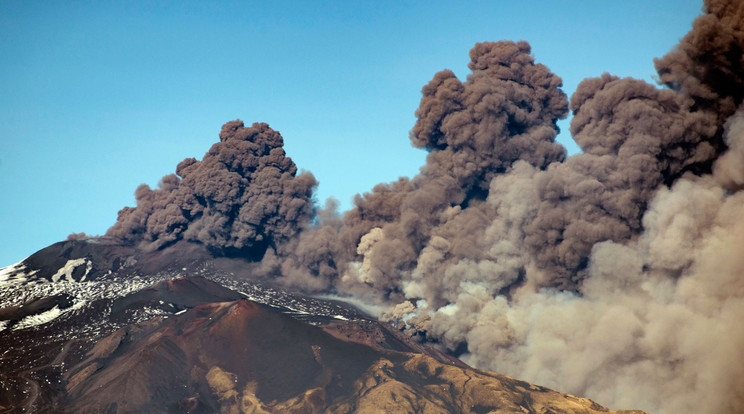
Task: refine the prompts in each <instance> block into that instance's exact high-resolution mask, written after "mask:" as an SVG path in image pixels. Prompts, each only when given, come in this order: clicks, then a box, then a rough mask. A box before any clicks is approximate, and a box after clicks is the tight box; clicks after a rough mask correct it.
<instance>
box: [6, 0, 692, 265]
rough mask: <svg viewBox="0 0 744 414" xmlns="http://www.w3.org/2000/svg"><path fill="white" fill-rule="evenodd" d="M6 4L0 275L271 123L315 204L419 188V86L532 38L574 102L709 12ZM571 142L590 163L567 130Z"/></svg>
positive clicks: (679, 5) (642, 74) (676, 8)
mask: <svg viewBox="0 0 744 414" xmlns="http://www.w3.org/2000/svg"><path fill="white" fill-rule="evenodd" d="M212 3H213V2H191V1H173V2H167V1H148V2H145V1H142V2H108V1H91V2H87V1H16V0H4V1H2V2H0V56H1V57H0V97H1V98H0V198H1V199H2V200H1V201H0V231H1V232H2V235H3V237H2V238H1V239H0V266H5V265H9V264H12V263H15V262H17V261H19V260H21V259H23V258H24V257H26V256H28V255H30V254H31V253H33V252H35V251H36V250H38V249H41V248H43V247H45V246H47V245H49V244H51V243H53V242H56V241H59V240H63V239H65V238H66V237H67V235H68V234H70V233H73V232H81V231H84V232H86V233H88V234H103V233H104V232H105V231H106V229H107V228H108V227H109V226H110V225H111V224H113V223H114V221H115V220H116V213H117V211H118V210H119V209H120V208H121V207H123V206H125V205H134V196H133V194H134V190H135V188H136V187H137V185H139V184H140V183H148V184H150V185H151V186H155V185H156V184H157V182H158V180H159V179H160V177H162V176H163V175H165V174H168V173H172V172H174V171H175V166H176V164H177V163H178V162H179V161H181V160H182V159H184V158H186V157H196V158H201V156H202V155H203V154H204V153H205V152H206V151H207V150H208V149H209V147H210V146H211V145H212V144H213V143H214V142H216V141H217V139H218V138H217V134H218V133H219V130H220V127H221V125H222V124H223V123H224V122H226V121H229V120H232V119H236V118H240V119H242V120H243V121H245V122H246V124H250V123H252V122H257V121H260V122H267V123H269V125H271V127H272V128H274V129H277V130H279V131H280V132H281V133H282V135H283V136H284V139H285V149H286V151H287V153H288V154H289V155H290V156H291V157H292V158H293V159H294V160H295V162H296V163H297V165H298V166H299V167H300V168H301V169H305V170H310V171H312V172H313V174H315V176H316V178H317V179H318V180H319V181H320V186H319V188H318V192H317V198H318V201H319V203H321V204H322V203H323V201H324V200H325V199H326V198H327V197H329V196H333V197H335V198H337V199H338V200H339V201H340V202H341V206H342V208H343V209H347V208H349V207H350V206H351V199H352V197H353V196H354V194H356V193H359V192H364V191H368V190H370V189H371V188H372V186H373V185H374V184H376V183H379V182H389V181H392V180H395V179H397V178H398V177H399V176H411V175H413V174H415V173H416V172H417V171H418V168H419V167H420V166H421V165H422V164H423V162H424V158H425V155H426V154H425V153H424V152H423V151H421V150H417V149H414V148H412V147H411V145H410V144H409V140H408V131H409V130H410V129H411V127H412V126H413V124H414V122H415V117H414V111H415V110H416V107H417V106H418V101H419V99H420V90H421V87H422V86H423V85H424V84H425V83H426V82H428V81H429V80H430V79H431V78H432V76H433V75H434V73H436V72H437V71H439V70H442V69H445V68H448V69H452V70H453V71H454V72H455V73H456V74H457V75H458V77H460V78H461V79H463V80H464V79H465V76H466V75H467V73H468V70H467V63H468V51H469V50H470V48H471V47H472V46H473V45H474V44H475V43H476V42H479V41H486V40H501V39H511V40H520V39H523V40H527V41H529V42H530V44H531V45H532V50H533V54H534V55H535V58H536V60H537V61H539V62H541V63H543V64H545V65H547V66H548V67H550V68H551V70H552V71H553V72H555V73H556V74H558V75H559V76H561V77H562V78H563V81H564V90H565V91H566V93H567V94H569V95H570V94H571V93H572V92H573V90H574V89H575V88H576V85H577V84H578V83H579V82H580V81H581V80H582V79H583V78H586V77H590V76H598V75H600V74H602V73H603V72H610V73H613V74H616V75H619V76H632V77H636V78H641V79H645V80H648V81H652V75H653V73H654V70H653V62H652V59H653V58H654V57H656V56H661V55H663V54H664V53H665V52H666V51H668V50H669V49H670V48H671V47H672V46H673V45H674V44H676V43H677V41H678V40H679V38H681V37H682V36H683V35H684V34H685V33H686V32H687V31H688V30H689V28H690V24H691V22H692V20H693V19H694V17H695V16H697V15H698V14H699V13H700V7H701V3H700V2H699V1H692V0H663V1H662V0H660V1H655V2H647V1H635V0H634V1H625V2H607V1H588V2H587V1H583V2H580V1H573V0H566V1H524V2H515V1H469V2H452V1H450V2H445V1H427V2H423V1H416V2H414V1H377V2H371V1H368V2H361V1H320V2H310V1H272V2H251V1H242V2H238V1H235V2H232V1H225V2H214V3H218V4H217V5H215V4H212ZM561 126H562V129H563V132H562V134H561V136H560V138H559V139H560V141H561V142H562V143H564V145H566V147H567V148H569V151H570V152H575V151H576V150H577V148H576V146H575V145H574V144H573V141H572V140H571V138H570V136H569V134H568V121H564V122H563V123H562V124H561Z"/></svg>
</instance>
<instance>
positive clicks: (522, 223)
mask: <svg viewBox="0 0 744 414" xmlns="http://www.w3.org/2000/svg"><path fill="white" fill-rule="evenodd" d="M704 12H705V13H704V15H702V16H701V17H699V18H698V19H696V20H695V22H694V23H693V28H692V30H691V31H690V32H689V33H688V34H687V35H686V36H685V37H684V38H683V39H682V40H681V42H680V44H679V45H678V46H677V47H675V48H674V49H673V50H672V51H670V52H669V53H668V54H667V55H666V56H664V57H661V58H659V59H657V60H656V61H655V62H653V63H654V64H655V66H656V70H657V72H658V75H659V83H660V84H659V85H652V84H649V83H646V82H644V81H641V80H637V79H631V78H618V77H616V76H613V75H611V74H607V73H605V74H598V75H599V76H598V77H596V78H590V79H586V80H584V81H583V82H582V83H581V84H580V85H579V87H578V89H577V90H576V92H575V93H574V94H573V96H572V97H571V99H570V101H569V99H568V97H567V96H566V95H565V94H564V93H563V92H562V90H561V79H560V77H559V76H558V75H556V74H553V73H552V72H551V71H550V69H549V68H548V67H547V66H545V65H544V64H541V63H538V62H537V61H536V57H534V56H533V55H532V54H531V50H530V46H529V44H528V43H527V42H525V41H519V42H509V41H501V42H495V43H491V42H486V43H479V44H476V45H475V47H474V48H473V49H472V50H471V51H470V63H469V68H470V70H471V74H470V75H468V77H467V79H465V80H464V81H463V80H460V79H458V78H457V77H456V76H455V75H454V73H453V72H452V71H449V70H444V71H442V72H439V73H437V74H435V75H434V77H433V79H432V80H431V82H429V83H428V84H427V85H425V86H424V87H423V89H422V95H423V96H422V99H421V103H420V106H419V108H418V109H417V110H416V116H417V122H416V124H415V125H414V126H413V129H412V131H411V135H410V139H411V141H412V143H413V145H414V146H416V147H419V148H422V149H424V150H426V151H428V156H427V160H426V165H424V166H423V167H422V168H421V170H420V173H419V174H418V175H416V176H414V177H412V178H401V179H399V180H398V181H396V182H392V183H387V184H379V185H378V186H376V187H375V188H374V189H372V191H371V192H368V193H364V194H362V195H359V196H357V197H356V199H355V201H354V205H355V207H354V208H353V209H351V210H350V211H347V212H345V213H343V214H339V213H337V212H336V205H335V204H334V202H333V201H332V200H331V201H329V202H328V203H327V204H326V206H325V207H323V208H319V207H317V206H313V204H312V191H313V187H314V186H315V185H316V182H315V179H314V178H313V177H312V175H311V174H309V173H302V174H298V173H297V168H296V167H295V165H294V163H293V162H292V161H291V160H290V159H289V158H287V157H286V156H285V154H284V151H283V150H282V139H281V136H279V134H278V133H277V132H276V131H273V130H271V129H270V128H269V127H268V126H267V125H265V124H254V125H253V126H252V127H250V128H245V127H244V126H243V124H242V123H241V122H239V121H233V122H229V123H227V124H225V126H224V127H223V129H222V132H221V134H220V141H221V142H220V143H217V144H215V145H214V146H213V147H212V149H211V150H210V151H209V152H208V153H207V154H206V155H205V156H204V158H203V159H202V161H196V160H194V159H187V160H185V161H184V162H182V163H181V164H179V166H178V168H177V170H176V175H169V176H166V177H164V178H163V180H162V182H161V184H160V188H159V189H155V190H152V189H150V188H148V187H146V186H143V187H140V188H139V189H138V190H137V193H136V194H137V207H134V208H128V207H127V208H124V209H123V210H122V211H121V212H120V214H119V220H118V221H117V223H116V224H115V225H114V226H113V227H112V228H111V229H110V230H109V232H108V235H110V236H116V237H119V238H122V239H125V240H128V241H131V242H136V243H141V244H142V246H143V247H146V248H150V249H156V248H167V247H168V246H169V245H171V244H173V243H174V242H175V241H178V240H187V241H192V242H197V243H201V244H204V245H205V246H207V247H209V248H210V250H212V251H213V252H215V253H216V254H218V255H228V256H244V257H247V258H249V259H251V261H250V262H249V263H248V264H247V265H246V266H247V267H249V268H251V270H252V271H253V273H254V274H255V275H258V276H262V277H267V278H273V279H275V280H276V281H278V282H280V283H281V284H283V285H285V286H288V287H293V288H296V289H302V290H307V291H328V292H333V293H336V294H339V295H347V296H354V297H355V298H357V299H361V300H363V301H366V302H368V303H370V304H375V305H383V306H385V307H386V308H388V309H389V310H388V311H387V312H384V313H383V315H382V316H383V318H386V319H389V320H394V321H398V322H400V323H405V326H406V327H407V328H406V329H407V330H408V331H409V332H410V333H411V334H412V335H416V336H418V337H419V338H421V339H422V340H426V341H430V342H437V343H440V344H441V345H442V346H444V347H446V348H448V349H449V350H451V351H452V352H456V353H458V354H460V357H461V358H462V359H463V360H465V361H466V362H468V363H470V364H472V365H473V366H475V367H478V368H482V369H487V370H492V371H496V372H499V373H503V374H506V375H510V376H513V377H517V378H520V379H523V380H527V381H530V382H533V383H537V384H540V385H544V386H548V387H551V388H554V389H557V390H560V391H563V392H569V393H572V394H577V395H581V396H586V397H589V398H592V399H595V400H596V401H598V402H600V403H601V404H603V405H607V406H610V407H632V408H639V409H644V410H647V411H649V412H653V413H680V412H687V413H735V412H741V411H740V410H741V407H744V375H742V373H744V328H742V320H743V319H744V276H743V275H744V254H742V251H744V192H742V191H741V189H742V188H744V109H741V104H742V98H744V52H743V50H744V2H741V1H733V2H731V1H720V0H710V1H706V3H705V6H704ZM576 64H577V65H580V64H581V62H577V63H576ZM651 64H652V62H649V65H651ZM608 69H611V68H608ZM569 110H570V111H571V112H572V113H573V119H572V121H571V134H572V135H573V137H574V139H575V141H576V142H577V143H578V145H579V146H580V147H581V149H582V151H583V153H581V154H577V155H574V156H570V157H566V151H565V150H564V149H563V148H562V147H561V146H560V145H559V144H557V143H556V142H555V141H554V140H555V137H556V134H557V132H558V128H557V126H556V122H557V120H559V119H562V118H565V117H566V116H567V115H568V111H569ZM402 321H405V322H402Z"/></svg>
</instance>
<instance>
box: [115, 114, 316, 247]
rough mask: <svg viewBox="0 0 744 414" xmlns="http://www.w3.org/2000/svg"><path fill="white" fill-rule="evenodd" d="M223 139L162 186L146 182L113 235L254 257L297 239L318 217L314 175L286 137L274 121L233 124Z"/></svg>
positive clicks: (164, 180) (188, 161) (228, 125)
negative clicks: (296, 158)
mask: <svg viewBox="0 0 744 414" xmlns="http://www.w3.org/2000/svg"><path fill="white" fill-rule="evenodd" d="M219 138H220V142H218V143H216V144H214V145H213V146H212V148H210V149H209V151H208V152H207V153H206V154H205V155H204V158H203V159H202V160H201V161H197V160H196V159H194V158H187V159H185V160H183V161H182V162H181V163H179V164H178V166H177V168H176V174H170V175H166V176H165V177H163V178H162V179H161V180H160V183H159V185H158V188H157V189H154V190H153V189H151V188H150V187H149V186H147V185H146V184H143V185H141V186H139V187H138V188H137V191H136V192H135V198H136V200H137V206H136V207H125V208H123V209H122V210H121V211H120V212H119V217H118V220H117V222H116V224H114V226H112V227H111V228H110V229H109V230H108V232H107V233H106V235H107V236H112V237H117V238H120V239H123V240H127V241H130V242H136V243H141V244H142V245H143V246H144V247H145V248H150V249H158V248H163V247H167V246H169V245H171V244H173V243H175V242H177V241H179V240H187V241H194V242H198V243H201V244H203V245H204V246H206V247H207V248H209V249H210V250H212V251H213V252H215V253H217V254H221V255H230V256H232V255H239V256H246V257H251V258H256V257H258V258H260V257H262V256H263V254H264V252H265V251H266V249H268V248H270V247H271V248H276V246H277V245H281V244H283V243H286V242H287V241H288V240H290V239H292V238H294V237H296V236H297V235H298V233H299V232H300V230H301V229H302V227H303V226H304V225H305V223H306V222H307V221H308V220H309V218H310V217H311V215H312V211H313V207H312V192H313V189H314V187H315V186H316V185H317V182H316V180H315V178H314V177H313V176H312V174H310V173H301V174H297V166H296V165H295V164H294V162H293V161H292V159H291V158H289V157H287V156H286V154H285V152H284V149H283V148H282V146H283V144H284V141H283V139H282V136H281V135H280V134H279V132H277V131H274V130H273V129H271V128H269V126H268V125H267V124H263V123H255V124H253V125H252V126H250V127H245V126H244V124H243V122H242V121H240V120H236V121H231V122H228V123H226V124H225V125H223V126H222V131H221V132H220V134H219Z"/></svg>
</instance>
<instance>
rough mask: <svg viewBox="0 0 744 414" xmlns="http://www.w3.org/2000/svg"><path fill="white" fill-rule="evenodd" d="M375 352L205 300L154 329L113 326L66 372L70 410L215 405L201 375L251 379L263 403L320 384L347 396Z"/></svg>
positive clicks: (266, 314) (247, 305) (240, 382)
mask: <svg viewBox="0 0 744 414" xmlns="http://www.w3.org/2000/svg"><path fill="white" fill-rule="evenodd" d="M379 358H380V354H379V352H378V351H376V350H374V349H372V348H369V347H365V346H363V345H359V344H354V343H346V342H343V341H341V340H339V339H336V338H334V337H332V336H330V335H327V334H325V333H324V332H323V331H322V330H321V329H318V328H316V327H313V326H310V325H306V324H303V323H301V322H298V321H296V320H294V319H292V318H290V317H287V316H285V315H282V314H279V313H277V312H274V311H271V310H269V309H268V308H266V307H264V306H261V305H258V304H256V303H253V302H250V301H248V300H244V299H241V300H238V301H235V302H222V303H210V304H205V305H200V306H197V307H195V308H194V309H192V310H190V311H189V312H187V313H185V314H182V315H178V316H175V317H172V318H170V319H167V320H164V321H161V322H160V323H159V326H157V327H156V328H154V329H142V330H139V331H135V330H134V329H131V328H130V329H129V330H119V331H117V332H115V333H114V334H113V335H112V336H110V337H108V338H106V340H104V341H102V342H101V343H99V346H96V348H95V349H94V350H93V351H92V352H91V356H90V358H88V359H87V360H86V361H84V362H83V363H81V364H79V365H78V366H76V367H75V368H73V369H72V370H71V371H70V372H69V373H68V381H69V383H68V392H69V397H70V409H71V411H74V412H102V411H106V410H108V409H111V408H113V407H117V408H118V410H119V412H146V411H148V412H149V411H154V412H157V411H170V410H174V409H176V405H178V403H179V402H182V403H183V401H182V400H185V399H189V398H191V399H195V400H196V401H198V402H199V404H198V405H199V406H202V407H204V408H205V409H207V410H208V411H213V410H217V409H218V407H219V404H218V401H217V400H216V399H215V398H214V396H212V395H210V394H211V392H210V391H209V390H210V386H209V384H208V381H207V374H208V373H209V372H210V370H213V369H214V368H216V367H217V368H219V369H220V370H222V371H225V372H230V373H232V374H234V375H235V376H236V379H235V383H234V385H235V387H236V388H238V389H244V388H246V386H248V385H249V384H257V385H256V386H254V387H255V396H256V397H257V398H258V399H260V400H261V401H268V402H270V401H284V400H287V399H290V398H291V397H294V396H296V395H298V394H301V393H302V392H304V391H306V390H307V389H309V388H317V387H322V388H323V389H324V390H325V392H326V395H327V396H328V398H330V399H333V398H335V397H336V396H340V395H343V394H348V393H350V392H351V386H352V384H353V383H354V380H356V379H357V378H358V377H359V376H360V375H361V374H362V373H363V372H364V371H365V370H366V369H367V368H368V367H369V366H370V365H371V364H372V363H373V362H374V361H375V360H377V359H379Z"/></svg>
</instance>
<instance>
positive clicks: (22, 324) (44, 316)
mask: <svg viewBox="0 0 744 414" xmlns="http://www.w3.org/2000/svg"><path fill="white" fill-rule="evenodd" d="M60 315H62V310H61V309H60V308H59V306H55V307H53V308H52V309H49V310H48V311H46V312H42V313H40V314H38V315H30V316H26V317H25V318H23V319H21V320H20V321H19V322H18V323H17V324H16V325H15V326H14V327H13V330H14V331H17V330H19V329H26V328H31V327H33V326H38V325H43V324H45V323H48V322H51V321H53V320H55V319H57V318H58V317H59V316H60Z"/></svg>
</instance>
